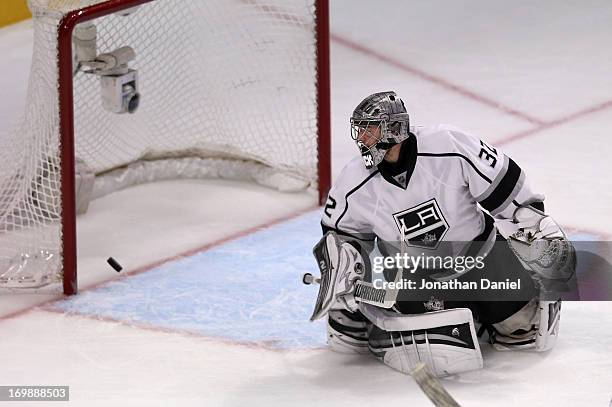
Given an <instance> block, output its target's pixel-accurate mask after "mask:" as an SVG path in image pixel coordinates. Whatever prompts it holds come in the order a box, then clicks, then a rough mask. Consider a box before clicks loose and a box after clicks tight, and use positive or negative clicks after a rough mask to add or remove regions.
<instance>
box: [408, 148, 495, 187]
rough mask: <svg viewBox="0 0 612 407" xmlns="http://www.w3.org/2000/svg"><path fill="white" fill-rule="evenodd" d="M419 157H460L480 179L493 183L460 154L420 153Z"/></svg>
mask: <svg viewBox="0 0 612 407" xmlns="http://www.w3.org/2000/svg"><path fill="white" fill-rule="evenodd" d="M417 155H418V156H419V157H459V158H462V159H464V160H465V161H466V162H467V163H468V164H469V165H470V166H471V167H472V169H473V170H474V171H475V172H476V174H478V175H480V178H482V179H484V180H485V181H487V182H488V183H491V182H492V181H491V179H490V178H489V177H487V176H486V175H484V174H483V173H482V171H480V170H479V169H478V167H476V165H475V164H474V163H473V162H472V161H471V160H470V159H469V158H467V157H466V156H464V155H463V154H459V153H418V154H417Z"/></svg>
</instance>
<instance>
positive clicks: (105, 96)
mask: <svg viewBox="0 0 612 407" xmlns="http://www.w3.org/2000/svg"><path fill="white" fill-rule="evenodd" d="M100 83H101V85H102V106H103V107H104V108H105V109H106V110H108V111H110V112H113V113H126V112H127V113H134V112H135V111H136V110H137V109H138V106H139V105H140V93H138V72H137V71H136V70H134V69H130V70H128V72H127V73H125V74H121V75H109V76H101V77H100Z"/></svg>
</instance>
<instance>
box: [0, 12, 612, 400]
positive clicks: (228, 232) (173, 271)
mask: <svg viewBox="0 0 612 407" xmlns="http://www.w3.org/2000/svg"><path fill="white" fill-rule="evenodd" d="M330 3H331V30H332V33H333V35H334V40H333V41H332V44H331V46H332V48H331V51H332V55H331V57H332V113H333V120H332V132H333V138H332V147H333V173H334V175H337V174H338V172H339V171H340V169H341V168H342V166H343V165H344V164H345V163H346V162H347V161H348V160H349V159H350V158H351V157H353V156H354V155H355V154H356V151H357V150H356V149H355V146H354V145H353V143H352V141H351V140H350V138H349V133H348V131H349V126H348V117H349V115H350V112H351V111H352V109H353V108H354V106H355V105H356V104H357V103H358V102H359V101H360V100H361V99H362V98H363V97H364V96H366V95H367V94H369V93H372V92H374V91H380V90H388V89H394V90H396V91H397V92H398V93H399V94H400V95H401V96H402V97H403V98H404V100H405V101H406V104H407V106H408V109H409V111H410V114H411V120H412V122H413V124H425V125H427V124H436V123H439V122H443V123H450V124H454V125H456V126H459V127H462V128H464V129H466V130H468V131H472V132H474V133H476V134H477V135H479V136H480V137H482V138H483V139H485V140H488V141H489V142H491V143H492V144H496V145H498V146H500V147H501V148H502V149H503V150H504V151H505V152H507V153H508V154H509V155H511V156H512V157H513V159H514V160H515V161H516V162H517V163H519V164H520V165H521V166H522V168H523V169H525V171H527V173H528V174H529V176H530V177H531V178H532V179H533V181H534V183H535V184H536V185H537V186H538V187H539V188H540V189H541V190H542V191H543V192H544V193H545V195H546V197H547V199H546V204H547V209H548V211H549V212H550V213H552V214H553V215H554V216H555V218H557V219H558V220H559V221H560V222H561V223H562V224H564V225H566V226H568V227H570V228H572V230H573V231H574V233H575V236H578V234H580V236H581V237H583V238H586V239H594V238H597V239H601V240H609V235H610V232H609V231H610V230H612V218H611V217H610V216H609V212H610V208H611V206H612V205H611V203H612V195H611V194H612V192H610V191H612V188H610V180H609V175H608V174H609V172H610V169H611V165H610V159H609V157H610V155H611V154H612V143H610V141H609V133H610V131H609V130H610V126H611V125H612V105H611V104H610V103H609V102H610V100H612V95H610V89H612V83H611V81H612V79H611V78H612V77H611V76H610V75H609V72H611V71H612V48H610V47H609V42H610V38H611V37H612V25H610V24H609V21H610V18H611V17H612V4H610V3H609V2H606V1H597V0H590V1H583V2H579V3H578V2H574V3H572V2H565V3H559V2H556V1H553V0H546V1H540V2H532V1H528V0H520V1H517V2H512V4H509V3H502V2H489V1H485V0H469V1H467V2H448V1H444V0H433V1H410V2H407V1H403V0H402V1H400V0H395V1H392V0H389V1H385V2H378V3H373V2H371V1H365V0H333V1H331V2H330ZM30 29H31V25H30V24H29V23H28V22H25V23H20V24H17V25H15V26H12V27H8V28H4V29H0V51H1V52H2V55H3V58H0V70H1V72H2V74H1V75H0V146H2V137H3V136H4V135H5V134H7V132H8V131H10V130H11V129H12V127H13V125H14V123H15V122H16V120H17V118H18V116H19V115H20V114H21V112H22V111H23V103H24V100H23V97H22V96H21V95H25V83H26V82H25V80H26V77H27V71H28V68H27V67H28V65H29V53H30V48H29V47H30V46H31V43H30V42H31V40H30V35H31V33H30V31H29V30H30ZM511 110H512V111H511ZM12 119H15V120H14V121H13V120H12ZM237 191H239V192H237ZM177 196H179V197H181V199H179V200H177V199H176V197H177ZM117 200H120V201H121V202H122V210H124V211H125V212H123V213H121V212H117V211H116V209H114V208H116V206H115V204H116V202H117ZM311 202H312V197H309V196H305V195H302V194H281V193H277V192H271V191H269V190H267V189H264V188H261V187H258V186H253V185H246V184H238V183H231V182H224V181H210V182H208V181H206V182H204V181H201V182H200V181H193V182H178V183H173V182H168V183H161V184H160V185H143V186H140V187H137V188H133V189H131V190H126V191H121V192H120V193H118V194H114V195H113V196H111V197H110V198H108V197H107V198H103V199H100V200H98V201H95V202H93V203H92V206H91V211H92V212H91V213H90V214H88V215H86V216H84V217H82V218H80V219H79V236H80V238H81V240H80V241H79V256H80V257H79V258H80V263H79V269H80V271H81V278H82V280H81V282H82V284H81V286H82V287H85V288H88V287H93V286H94V285H96V284H99V283H100V282H101V281H104V280H108V279H114V278H119V279H118V280H116V281H114V282H112V283H110V284H108V285H102V286H98V288H97V289H91V290H90V289H85V290H84V291H83V292H82V295H81V296H79V297H77V298H74V299H71V300H70V301H67V302H63V303H61V302H60V303H54V304H51V305H46V306H44V307H42V308H35V309H31V310H29V311H26V312H24V313H21V314H19V315H17V316H14V317H11V318H4V319H0V349H2V352H0V366H1V368H0V384H57V385H61V384H68V385H70V386H71V400H72V401H71V402H70V405H76V406H80V405H82V406H107V405H126V406H127V405H130V406H132V405H142V406H152V405H160V406H167V405H177V406H187V405H193V406H202V405H205V406H215V405H224V406H234V405H236V406H238V405H240V406H243V405H245V404H249V405H255V406H287V405H295V406H301V405H326V406H344V405H346V406H349V405H350V406H355V405H363V404H378V405H393V406H395V405H407V406H421V405H422V406H428V405H431V404H430V403H429V401H428V400H427V399H426V398H425V396H424V395H423V394H422V393H421V392H420V390H419V389H418V388H417V386H416V385H415V384H414V383H413V382H412V381H411V380H410V378H408V377H406V376H404V375H401V374H398V373H396V372H393V371H391V370H390V369H388V368H386V367H385V366H383V365H381V364H379V363H377V362H376V361H375V360H374V359H373V358H371V357H369V356H364V357H360V356H346V355H339V354H334V353H332V352H330V351H328V350H327V349H325V348H320V347H319V348H316V347H317V346H319V345H320V343H321V342H322V340H323V337H324V331H323V327H321V326H320V325H314V326H313V325H310V324H309V323H307V322H306V321H305V320H303V319H302V318H305V317H307V316H308V313H309V312H308V311H310V310H309V309H308V308H309V307H310V306H311V305H312V304H311V302H310V301H312V299H313V297H310V298H309V296H314V294H313V287H305V286H301V285H300V284H299V275H298V276H296V275H295V274H299V273H298V271H297V268H298V265H299V267H312V266H313V265H312V264H309V263H308V262H309V261H311V257H310V256H311V253H310V246H311V245H312V243H313V241H314V240H315V239H316V237H315V236H316V235H317V233H318V230H317V228H318V225H317V224H316V220H314V219H313V217H312V216H310V215H306V216H304V217H301V218H297V219H295V220H294V221H291V222H289V223H287V224H286V225H282V226H281V228H284V227H287V228H290V227H291V225H295V223H292V222H297V223H300V222H305V223H304V224H302V226H304V230H305V231H307V232H305V234H303V235H302V234H293V232H288V233H285V234H279V235H278V237H277V238H276V239H273V241H274V242H275V244H274V245H265V247H264V248H261V249H260V248H259V246H258V245H259V244H260V241H259V239H258V236H261V235H257V234H255V235H247V236H246V237H244V239H246V240H240V241H248V242H250V243H249V244H247V245H245V246H242V245H241V246H239V247H237V246H236V244H238V242H239V241H238V240H236V241H232V242H229V243H228V244H227V245H222V246H221V245H218V244H215V243H218V242H219V241H220V240H222V239H224V238H227V237H228V236H238V235H240V231H241V230H242V231H243V230H245V229H249V228H254V227H256V226H257V225H261V224H267V223H269V222H271V221H272V220H274V219H278V218H281V217H284V216H287V215H290V214H291V213H295V212H296V211H301V210H304V209H306V208H308V207H309V206H310V205H311ZM151 218H154V219H157V220H156V221H155V222H151V221H150V219H151ZM160 231H163V233H160ZM263 233H264V234H265V233H266V231H263ZM156 236H157V237H156ZM159 236H161V238H160V237H159ZM249 239H251V240H249ZM209 246H210V247H209ZM198 248H200V249H206V248H209V250H207V251H203V252H201V253H198V254H195V256H194V257H193V258H189V257H188V258H181V259H178V260H177V261H176V262H174V263H168V264H166V265H163V266H161V267H158V268H155V269H154V270H153V271H150V272H143V273H140V274H138V275H136V276H134V277H132V278H121V276H122V275H123V274H119V275H117V273H115V272H114V271H113V270H112V269H110V268H109V267H108V266H107V265H106V264H105V259H106V257H109V256H113V257H115V258H117V259H118V260H119V261H120V262H121V263H122V264H123V265H124V267H125V271H124V272H122V273H124V274H125V273H130V272H135V271H140V270H146V269H150V268H152V266H153V265H154V264H153V263H155V262H156V261H157V260H160V259H167V258H173V257H176V256H179V257H180V255H181V254H182V253H193V252H198V250H197V249H198ZM255 248H257V249H255ZM228 250H229V252H228ZM259 250H263V252H261V253H266V255H267V256H268V258H270V259H274V258H275V256H276V258H277V259H278V264H282V265H284V266H285V267H278V268H273V267H271V266H270V267H266V268H257V267H253V266H249V265H244V264H242V260H241V261H240V263H241V264H240V265H234V264H233V263H230V261H229V260H230V259H229V258H230V257H232V258H235V257H237V255H238V254H239V255H240V256H243V257H240V258H241V259H250V260H251V259H253V258H257V257H258V253H260V252H259ZM223 253H225V254H229V253H231V254H232V256H226V255H225V254H223ZM234 255H236V256H234ZM288 255H289V256H288ZM196 260H202V261H205V262H206V264H207V265H209V266H208V267H205V268H204V269H202V270H201V272H198V268H200V267H201V266H199V265H198V266H197V267H188V266H189V265H192V264H196V263H195V262H196ZM253 263H256V261H254V262H253ZM198 264H199V263H198ZM213 268H215V269H217V270H220V269H224V270H227V269H230V272H227V274H224V275H223V279H221V280H217V278H216V276H215V273H214V270H213ZM232 268H234V270H232ZM300 272H301V271H300ZM253 275H257V276H258V277H259V279H260V280H261V282H262V283H263V284H262V285H261V286H260V287H261V288H262V290H261V291H258V290H255V289H254V288H253V286H249V284H250V277H251V276H253ZM180 276H183V278H177V277H180ZM227 279H229V280H230V281H234V282H236V284H237V285H236V286H234V287H235V288H234V289H228V290H227V291H226V292H221V286H220V285H219V284H221V282H222V281H227ZM272 281H274V283H272ZM283 290H284V291H283ZM211 294H214V295H215V296H216V298H219V301H217V302H211V301H210V297H209V296H210V295H211ZM207 296H208V297H207ZM55 297H56V294H53V293H47V292H41V293H37V294H22V293H18V294H0V316H3V315H9V314H11V313H14V312H16V311H18V310H22V309H27V307H28V306H29V305H31V304H35V303H40V302H44V301H47V300H50V299H53V298H55ZM228 298H231V299H232V300H233V303H229V302H226V301H227V300H228ZM258 304H259V305H258ZM263 304H265V305H266V307H262V306H261V305H263ZM224 305H225V306H224ZM223 306H224V307H223ZM190 313H191V314H190ZM610 315H612V303H610V302H585V303H569V302H568V303H565V304H564V305H563V312H562V317H561V336H560V338H559V342H558V344H557V347H556V348H555V349H554V350H553V351H552V352H549V353H547V354H532V353H515V352H508V353H503V352H496V351H494V350H492V349H491V348H490V347H488V346H487V345H483V354H484V357H485V368H484V369H483V370H481V371H478V372H471V373H466V374H462V375H457V376H454V377H451V378H448V379H445V380H444V384H445V385H446V386H447V388H448V390H449V391H450V392H451V394H453V395H454V396H455V397H456V398H457V399H458V401H459V402H460V403H461V404H462V405H465V406H492V405H495V406H517V405H530V406H608V405H609V403H610V400H611V398H612V323H610V321H609V316H610ZM221 317H225V319H229V320H226V321H224V320H223V319H224V318H221ZM285 330H288V331H289V332H290V334H286V335H282V333H283V332H284V331H285ZM247 333H248V334H247ZM309 347H315V348H311V349H309ZM27 404H28V403H20V404H18V405H20V406H24V405H27ZM59 404H61V403H58V405H59ZM7 405H10V404H7ZM36 405H42V404H40V403H37V404H36ZM54 405H55V404H54Z"/></svg>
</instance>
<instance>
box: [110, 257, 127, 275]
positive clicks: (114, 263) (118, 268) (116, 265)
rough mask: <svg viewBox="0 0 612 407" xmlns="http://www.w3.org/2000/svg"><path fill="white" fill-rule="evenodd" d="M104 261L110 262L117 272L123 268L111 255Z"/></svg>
mask: <svg viewBox="0 0 612 407" xmlns="http://www.w3.org/2000/svg"><path fill="white" fill-rule="evenodd" d="M106 262H107V263H108V264H110V266H111V267H112V268H114V269H115V271H116V272H117V273H118V272H120V271H121V270H123V267H121V264H119V263H117V260H115V259H113V258H112V257H109V258H108V259H107V260H106Z"/></svg>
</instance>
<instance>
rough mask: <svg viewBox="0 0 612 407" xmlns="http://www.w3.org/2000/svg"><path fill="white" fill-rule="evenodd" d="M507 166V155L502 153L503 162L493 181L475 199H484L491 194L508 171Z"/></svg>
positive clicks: (508, 162) (508, 161)
mask: <svg viewBox="0 0 612 407" xmlns="http://www.w3.org/2000/svg"><path fill="white" fill-rule="evenodd" d="M508 167H510V158H509V157H508V156H507V155H504V163H503V165H502V169H501V170H500V171H499V173H498V174H497V176H496V177H495V179H494V180H493V182H491V184H490V185H489V186H488V187H487V189H486V190H485V191H484V192H483V193H482V194H480V195H478V196H477V197H476V201H477V202H480V201H484V200H485V199H486V198H488V197H489V196H491V194H492V193H493V192H494V191H495V189H496V188H497V187H498V186H499V184H500V183H501V182H502V180H503V179H504V177H505V175H506V174H507V173H508Z"/></svg>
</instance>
